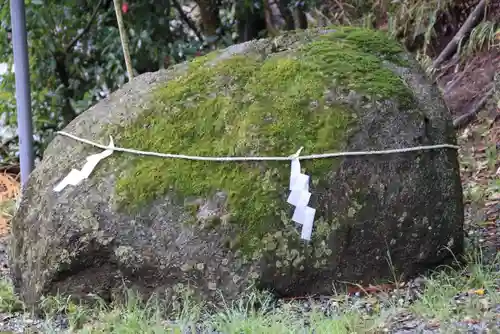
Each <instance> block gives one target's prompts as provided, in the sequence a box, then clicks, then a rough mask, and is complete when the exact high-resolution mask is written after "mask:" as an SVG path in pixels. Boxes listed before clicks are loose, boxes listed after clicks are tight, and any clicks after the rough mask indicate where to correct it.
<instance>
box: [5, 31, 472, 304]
mask: <svg viewBox="0 0 500 334" xmlns="http://www.w3.org/2000/svg"><path fill="white" fill-rule="evenodd" d="M65 131H66V132H69V133H71V134H74V135H77V136H79V137H82V138H85V139H90V140H94V141H97V142H101V143H103V144H107V143H108V138H109V135H111V136H112V137H113V138H114V141H115V145H117V146H120V147H127V148H134V149H138V150H145V151H155V152H164V153H178V154H187V155H199V156H255V155H258V156H276V155H278V156H288V155H291V154H293V153H295V151H297V149H298V148H299V147H301V146H303V147H304V149H303V151H302V154H303V155H306V154H313V153H327V152H335V151H369V150H385V149H394V148H407V147H415V146H420V145H432V144H443V143H446V144H454V143H455V134H454V130H453V127H452V124H451V122H450V115H449V112H448V111H447V109H446V107H445V105H444V103H443V100H442V98H441V96H440V93H439V91H438V89H437V87H436V86H435V85H434V84H432V83H431V82H430V81H429V80H427V79H426V78H425V75H424V73H423V72H422V70H421V69H420V68H419V66H418V64H417V62H416V61H415V60H414V59H413V58H412V56H411V55H410V54H409V53H407V52H405V51H404V50H403V49H402V48H401V46H400V45H399V44H398V43H397V42H396V41H394V40H392V39H390V38H389V37H387V36H386V35H385V34H384V33H382V32H377V31H371V30H364V29H355V28H347V27H333V28H330V29H325V30H310V31H301V32H297V33H287V34H285V35H282V36H279V37H276V38H273V39H263V40H258V41H252V42H248V43H245V44H240V45H235V46H232V47H230V48H228V49H225V50H222V51H217V52H214V53H211V54H209V55H207V56H204V57H200V58H197V59H196V60H194V61H191V62H188V63H185V64H180V65H178V66H176V67H173V68H171V69H168V70H163V71H159V72H156V73H147V74H144V75H141V76H139V77H137V78H135V79H134V80H132V82H130V83H128V84H126V85H125V86H124V87H123V88H122V89H120V90H118V91H117V92H115V93H113V94H112V95H111V96H110V97H109V98H108V99H105V100H103V101H101V102H99V103H98V104H97V105H95V106H94V107H92V108H91V109H89V110H88V111H86V112H85V113H83V114H82V115H80V116H79V117H77V119H75V120H74V121H73V122H72V123H71V124H70V125H69V126H68V127H67V128H66V129H65ZM97 152H100V150H99V149H97V148H95V147H92V146H90V145H87V144H83V143H81V142H78V141H75V140H73V139H71V138H68V137H64V136H57V137H56V138H55V139H54V140H53V141H52V143H51V144H50V145H49V147H48V148H47V150H46V152H45V155H44V159H43V161H42V162H41V163H40V164H39V165H38V166H37V168H36V170H35V171H34V172H33V174H32V175H31V177H30V180H29V182H28V183H27V186H26V189H25V192H24V196H23V198H22V202H21V204H20V207H19V209H18V211H17V213H16V215H15V217H14V219H13V221H12V232H13V238H12V245H11V268H12V274H13V280H14V283H15V286H16V288H17V291H18V292H19V293H20V294H21V296H22V298H23V300H24V301H25V302H26V303H28V305H35V304H36V302H37V300H39V298H40V296H41V295H42V294H46V293H56V292H59V293H63V294H72V295H74V296H77V297H83V296H85V295H86V294H87V293H93V294H98V295H100V296H101V297H102V298H105V299H109V298H111V297H110V296H111V295H112V292H114V291H117V289H120V288H121V287H122V286H123V284H124V283H125V285H126V286H128V287H132V288H134V289H137V290H138V291H139V292H141V293H142V294H143V295H145V296H148V295H150V294H151V293H152V292H165V291H167V292H168V291H170V292H171V291H173V289H174V288H175V287H182V286H188V285H189V286H190V287H191V288H192V289H194V290H195V291H196V292H197V294H198V296H200V297H201V298H205V299H208V300H212V301H216V299H217V296H219V294H218V291H222V295H223V296H224V297H225V298H226V299H232V298H235V297H237V296H238V295H239V294H240V293H241V292H242V291H243V289H245V288H247V287H248V286H249V285H251V284H255V285H256V286H257V287H260V288H265V289H270V290H272V291H274V292H275V293H277V294H278V295H281V296H298V295H308V294H329V293H331V292H332V289H333V286H334V284H336V282H352V283H359V284H368V283H373V282H377V281H383V280H391V279H393V278H394V276H393V274H394V273H395V274H396V275H398V277H397V278H400V277H403V278H404V277H410V276H413V275H416V274H419V273H421V272H422V271H423V270H425V269H427V268H432V267H434V266H436V265H438V264H441V263H444V262H446V261H448V260H449V259H450V258H451V257H452V256H453V255H457V254H459V253H460V252H461V250H462V247H463V243H462V224H463V207H462V206H463V204H462V190H461V184H460V177H459V168H458V161H457V152H456V150H454V149H453V148H451V149H450V148H440V149H431V150H421V151H415V152H408V153H399V154H386V155H371V156H350V157H340V158H327V159H315V160H304V161H302V167H303V168H304V170H305V171H306V173H307V174H308V175H310V176H311V180H312V183H311V189H312V193H313V196H312V199H311V202H310V205H311V206H312V207H314V208H316V210H317V211H316V219H315V222H314V230H313V234H312V240H311V241H309V242H306V241H303V240H301V239H300V226H297V225H296V224H295V223H293V222H292V221H291V217H292V212H293V209H294V207H292V206H291V205H289V204H287V203H286V198H287V195H288V180H289V173H290V164H289V162H286V161H275V162H207V161H191V160H183V159H165V158H157V157H146V156H138V155H133V154H128V153H119V152H115V153H114V154H113V155H112V156H111V157H109V158H107V159H106V160H105V161H103V162H101V163H100V165H98V167H97V169H96V170H95V171H94V173H93V174H92V175H91V177H90V178H89V179H88V180H85V181H84V182H82V183H81V184H80V185H78V186H68V187H67V188H65V189H64V190H63V191H62V192H60V193H56V192H54V191H53V188H54V186H55V185H56V184H57V183H58V182H59V181H60V180H61V179H62V178H63V177H64V176H65V175H66V174H67V173H68V172H69V171H70V170H71V169H72V168H81V167H82V165H83V164H84V162H85V157H86V156H88V155H90V154H93V153H97ZM452 253H454V254H452ZM167 295H169V296H170V294H167Z"/></svg>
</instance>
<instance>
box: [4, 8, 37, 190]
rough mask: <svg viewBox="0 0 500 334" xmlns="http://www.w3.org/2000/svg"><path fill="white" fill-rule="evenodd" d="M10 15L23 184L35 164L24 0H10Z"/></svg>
mask: <svg viewBox="0 0 500 334" xmlns="http://www.w3.org/2000/svg"><path fill="white" fill-rule="evenodd" d="M10 17H11V21H12V43H13V45H14V71H15V77H16V106H17V129H18V131H17V132H18V136H19V159H20V162H21V185H22V186H24V185H25V184H26V181H28V176H29V175H30V173H31V171H33V168H34V166H35V157H34V152H33V123H32V122H33V120H32V115H31V92H30V76H29V62H28V42H27V33H26V13H25V7H24V0H11V1H10Z"/></svg>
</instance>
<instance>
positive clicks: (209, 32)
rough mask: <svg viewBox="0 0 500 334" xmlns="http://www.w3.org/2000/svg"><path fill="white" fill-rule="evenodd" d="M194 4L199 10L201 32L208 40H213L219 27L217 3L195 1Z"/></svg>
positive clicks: (203, 0) (202, 0) (209, 0)
mask: <svg viewBox="0 0 500 334" xmlns="http://www.w3.org/2000/svg"><path fill="white" fill-rule="evenodd" d="M196 4H197V5H198V7H199V9H200V17H201V31H202V32H203V34H204V35H205V37H210V38H209V40H212V39H215V38H216V37H217V36H218V32H219V31H218V29H219V28H220V26H221V21H220V16H219V4H218V1H217V0H196Z"/></svg>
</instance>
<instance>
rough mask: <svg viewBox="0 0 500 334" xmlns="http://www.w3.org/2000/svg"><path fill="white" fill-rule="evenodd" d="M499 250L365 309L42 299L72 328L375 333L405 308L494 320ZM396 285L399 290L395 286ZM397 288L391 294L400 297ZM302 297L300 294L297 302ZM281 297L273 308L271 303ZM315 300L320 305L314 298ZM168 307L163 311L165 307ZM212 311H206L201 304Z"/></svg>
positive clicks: (0, 289)
mask: <svg viewBox="0 0 500 334" xmlns="http://www.w3.org/2000/svg"><path fill="white" fill-rule="evenodd" d="M498 265H500V256H497V258H496V259H495V260H494V261H493V263H489V264H487V263H484V261H483V257H482V256H481V254H480V253H474V254H471V255H469V256H468V258H467V261H466V263H465V264H462V265H460V266H456V267H454V268H451V267H448V268H442V269H441V270H438V271H436V272H434V273H433V274H431V275H429V276H428V277H426V278H425V288H423V289H422V292H421V294H420V296H419V297H418V298H417V300H416V301H415V302H413V303H411V304H409V306H405V305H403V306H402V305H401V304H400V303H398V302H389V303H387V304H386V305H385V307H381V308H379V307H375V308H374V310H375V311H374V312H373V313H372V314H370V315H367V313H366V312H361V311H358V310H357V309H356V308H355V307H353V306H352V305H351V306H349V305H347V304H344V303H343V302H342V300H343V299H344V300H345V298H344V297H345V296H335V297H336V298H335V300H340V302H339V303H338V304H337V305H338V307H336V308H332V310H333V314H328V315H325V313H324V312H323V311H322V310H321V309H319V306H314V304H311V305H312V307H311V309H310V310H308V312H306V313H304V312H303V311H299V309H298V307H299V306H298V303H297V302H277V301H276V300H275V299H274V298H273V297H272V296H271V295H270V294H267V293H264V292H256V291H249V292H248V293H247V294H246V295H245V296H244V297H242V298H241V299H240V300H238V301H235V302H232V303H229V302H228V303H226V304H225V305H224V306H223V307H222V308H219V309H217V310H213V308H210V307H209V306H210V305H200V304H198V303H194V302H193V301H192V299H191V298H189V296H188V295H186V296H185V297H184V298H183V301H180V302H179V303H176V304H170V305H164V304H162V301H160V300H158V299H156V298H151V299H150V300H149V301H148V302H147V303H142V302H140V298H138V296H137V295H136V294H134V293H132V292H130V291H129V292H128V294H127V296H126V298H125V300H124V302H122V303H121V304H112V305H106V304H105V303H103V302H102V303H97V306H95V307H93V308H89V307H86V306H81V305H77V304H75V303H74V302H71V301H70V300H69V299H63V298H61V297H48V298H46V299H44V300H43V301H42V310H43V311H44V313H45V315H46V316H45V318H46V319H47V320H50V319H51V318H53V317H55V316H56V315H58V314H61V313H63V314H66V315H67V318H68V320H69V325H70V330H69V332H71V333H88V334H90V333H117V334H118V333H119V334H128V333H130V334H132V333H145V334H149V333H151V334H163V333H195V329H196V328H199V329H203V332H209V331H210V330H216V331H218V332H220V333H228V334H229V333H276V334H280V333H311V332H312V330H313V329H314V333H339V334H342V333H346V334H347V333H374V332H380V331H383V330H384V328H388V327H389V326H390V324H391V322H392V319H393V316H395V315H397V314H401V312H411V313H412V314H414V315H415V316H416V317H417V318H420V319H425V320H428V321H434V322H438V323H441V324H446V322H448V321H451V320H456V321H463V320H467V319H489V320H491V321H492V323H494V321H495V316H496V315H495V314H494V312H493V311H492V310H491V309H490V308H491V307H495V305H498V304H499V303H500V294H499V293H498V291H497V290H495V289H497V288H498V284H499V280H500V272H499V271H498ZM477 290H479V292H481V291H483V290H484V291H485V294H484V295H481V294H478V293H477V292H476V293H469V296H468V297H465V298H463V301H462V302H460V303H456V302H455V301H454V298H455V297H456V296H458V295H460V294H462V295H463V294H464V293H466V292H472V291H477ZM402 291H403V290H402ZM405 298H407V296H405V294H404V293H402V294H401V295H400V296H398V298H397V299H398V300H401V299H405ZM304 302H307V301H304ZM278 303H279V304H280V306H279V307H277V304H278ZM256 305H258V306H256ZM318 305H319V304H318ZM167 307H168V309H169V310H171V311H170V312H169V314H168V315H167V314H166V312H165V310H166V309H167ZM209 309H210V310H212V311H208V310H209ZM16 310H22V304H21V303H20V302H19V300H18V299H17V298H16V296H15V295H14V293H13V290H12V287H11V285H10V283H9V282H7V281H2V282H1V284H0V312H13V311H16ZM44 333H55V328H52V327H51V325H50V321H46V324H45V328H44Z"/></svg>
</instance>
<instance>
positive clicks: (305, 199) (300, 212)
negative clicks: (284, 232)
mask: <svg viewBox="0 0 500 334" xmlns="http://www.w3.org/2000/svg"><path fill="white" fill-rule="evenodd" d="M301 150H302V149H300V150H299V151H298V152H297V153H296V154H295V155H294V159H293V160H292V167H291V172H290V195H289V196H288V199H287V202H288V203H290V204H291V205H293V206H295V211H294V212H293V216H292V220H293V221H294V222H296V223H299V224H301V225H302V232H301V238H302V239H305V240H311V234H312V228H313V222H314V215H315V214H316V209H314V208H311V207H309V206H308V204H309V199H310V198H311V193H310V192H309V175H306V174H302V173H301V171H300V161H299V158H298V155H299V153H300V151H301Z"/></svg>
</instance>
